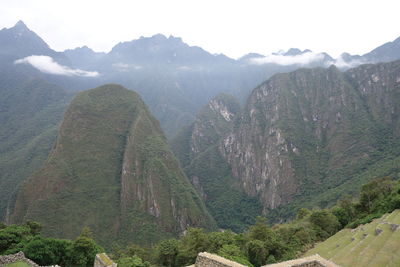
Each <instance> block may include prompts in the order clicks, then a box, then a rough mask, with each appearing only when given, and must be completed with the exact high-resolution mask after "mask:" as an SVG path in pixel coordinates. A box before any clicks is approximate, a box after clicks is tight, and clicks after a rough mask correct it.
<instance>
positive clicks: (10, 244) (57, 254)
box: [0, 222, 103, 267]
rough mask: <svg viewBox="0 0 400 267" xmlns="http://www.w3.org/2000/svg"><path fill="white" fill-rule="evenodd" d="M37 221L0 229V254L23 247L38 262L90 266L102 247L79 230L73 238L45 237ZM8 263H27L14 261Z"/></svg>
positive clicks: (79, 266)
mask: <svg viewBox="0 0 400 267" xmlns="http://www.w3.org/2000/svg"><path fill="white" fill-rule="evenodd" d="M40 229H41V226H40V225H39V224H38V223H36V222H27V224H25V225H20V226H18V225H10V226H7V227H4V228H2V229H1V230H0V240H1V241H0V255H8V254H14V253H17V252H19V251H23V252H24V254H25V256H26V257H27V258H28V259H31V260H33V261H34V262H36V263H37V264H39V265H54V264H58V265H61V266H65V267H92V266H93V263H94V258H95V255H96V254H97V253H99V252H101V251H103V249H102V248H101V247H100V246H98V245H97V244H96V243H95V242H94V241H93V240H92V239H91V238H89V237H87V236H86V235H85V231H83V232H82V234H81V235H79V236H78V237H77V238H76V239H75V240H73V241H71V240H66V239H54V238H44V237H42V236H41V235H40ZM7 266H14V267H16V266H21V267H23V266H26V265H24V263H14V265H7Z"/></svg>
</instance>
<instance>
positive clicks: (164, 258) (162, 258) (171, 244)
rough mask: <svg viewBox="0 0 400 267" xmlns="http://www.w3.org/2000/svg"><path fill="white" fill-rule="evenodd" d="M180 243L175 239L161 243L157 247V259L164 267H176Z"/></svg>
mask: <svg viewBox="0 0 400 267" xmlns="http://www.w3.org/2000/svg"><path fill="white" fill-rule="evenodd" d="M178 246H179V242H178V241H177V240H175V239H167V240H163V241H161V242H160V243H159V244H158V245H157V247H156V253H157V259H158V262H159V263H160V264H162V265H163V266H169V267H174V266H176V257H177V255H178V252H179V250H178Z"/></svg>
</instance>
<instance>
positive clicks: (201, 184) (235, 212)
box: [172, 94, 262, 232]
mask: <svg viewBox="0 0 400 267" xmlns="http://www.w3.org/2000/svg"><path fill="white" fill-rule="evenodd" d="M221 112H229V113H230V114H231V115H230V116H231V118H230V119H229V120H226V118H224V117H223V116H222V115H221ZM239 113H240V105H239V104H238V102H237V101H236V99H235V98H234V97H232V96H230V95H227V94H219V95H218V96H216V97H215V98H213V99H212V100H211V101H210V102H209V103H208V104H207V105H206V106H204V107H203V108H202V109H201V111H200V112H199V114H198V116H197V118H196V121H195V122H194V123H193V124H192V125H191V126H189V127H186V128H184V129H182V130H181V132H180V133H179V134H178V135H177V136H176V138H175V139H174V140H173V141H172V147H173V149H174V153H175V154H176V155H177V157H178V158H179V160H180V162H181V165H182V166H184V171H185V173H186V175H187V176H188V177H189V178H190V179H191V180H192V184H193V185H194V187H195V188H196V190H197V192H198V193H199V194H200V195H201V196H203V199H204V201H205V204H206V207H207V209H208V211H209V212H210V213H211V215H212V216H213V217H214V219H215V220H216V222H217V224H218V227H219V228H222V229H230V230H232V231H234V232H243V231H244V230H245V229H247V228H248V227H249V226H250V225H253V224H254V222H255V217H256V216H258V215H260V214H261V211H262V206H261V204H260V202H259V201H258V199H257V198H256V197H250V196H248V195H246V194H245V193H244V192H243V190H242V188H241V186H240V185H239V184H238V183H237V182H236V181H235V180H234V179H233V177H232V175H231V169H230V167H229V165H228V163H227V162H226V160H225V159H224V158H223V157H222V156H221V154H220V152H219V150H218V149H219V148H218V146H219V142H220V141H221V138H222V137H223V136H225V135H226V134H227V133H228V132H229V131H230V130H231V129H232V128H233V127H234V124H235V121H236V117H235V116H236V115H237V114H239ZM192 147H195V148H196V151H193V150H192Z"/></svg>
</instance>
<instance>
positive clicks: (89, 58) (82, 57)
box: [63, 46, 106, 69]
mask: <svg viewBox="0 0 400 267" xmlns="http://www.w3.org/2000/svg"><path fill="white" fill-rule="evenodd" d="M63 53H64V55H65V56H66V57H67V58H68V59H69V61H70V62H71V65H72V66H74V67H75V68H80V69H97V68H98V66H97V63H98V61H99V60H100V59H101V58H103V57H104V56H105V55H106V53H104V52H95V51H93V50H92V49H90V48H89V47H87V46H82V47H77V48H75V49H67V50H65V51H64V52H63Z"/></svg>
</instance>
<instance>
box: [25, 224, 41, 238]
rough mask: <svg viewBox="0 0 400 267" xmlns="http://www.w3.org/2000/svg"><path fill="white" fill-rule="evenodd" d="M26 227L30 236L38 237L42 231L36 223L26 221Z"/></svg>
mask: <svg viewBox="0 0 400 267" xmlns="http://www.w3.org/2000/svg"><path fill="white" fill-rule="evenodd" d="M26 226H28V227H29V229H30V231H31V234H32V235H38V234H40V232H41V231H42V225H41V224H40V223H38V222H34V221H27V222H26Z"/></svg>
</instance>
